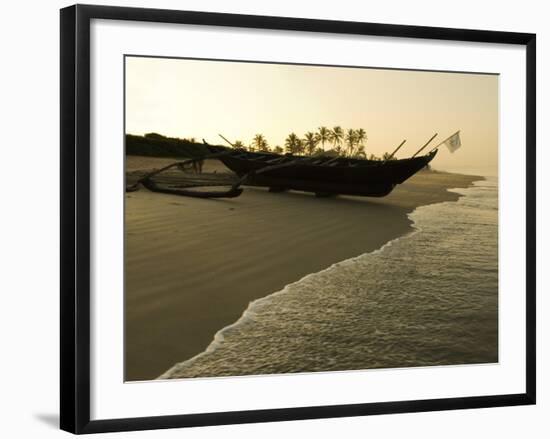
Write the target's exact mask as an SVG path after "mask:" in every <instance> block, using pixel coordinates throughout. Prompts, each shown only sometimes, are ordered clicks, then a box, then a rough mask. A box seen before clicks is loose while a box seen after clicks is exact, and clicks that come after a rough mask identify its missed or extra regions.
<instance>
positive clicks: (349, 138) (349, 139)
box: [346, 128, 357, 157]
mask: <svg viewBox="0 0 550 439" xmlns="http://www.w3.org/2000/svg"><path fill="white" fill-rule="evenodd" d="M356 141H357V136H356V135H355V130H354V129H351V128H350V129H349V130H348V131H347V132H346V144H347V145H348V155H349V156H350V157H352V156H353V149H354V146H355V142H356Z"/></svg>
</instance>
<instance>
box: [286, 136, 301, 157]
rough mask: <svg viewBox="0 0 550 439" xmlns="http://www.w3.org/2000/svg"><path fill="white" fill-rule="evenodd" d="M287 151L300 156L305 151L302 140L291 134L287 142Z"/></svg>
mask: <svg viewBox="0 0 550 439" xmlns="http://www.w3.org/2000/svg"><path fill="white" fill-rule="evenodd" d="M285 149H286V152H288V153H290V154H300V153H301V152H302V151H303V145H302V140H300V138H299V137H298V136H297V135H296V134H294V133H290V134H289V135H288V137H287V138H286V140H285Z"/></svg>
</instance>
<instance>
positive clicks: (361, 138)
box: [355, 128, 369, 150]
mask: <svg viewBox="0 0 550 439" xmlns="http://www.w3.org/2000/svg"><path fill="white" fill-rule="evenodd" d="M355 140H357V144H358V145H359V147H361V146H364V142H365V140H369V139H368V137H367V133H366V131H365V130H364V129H363V128H359V129H358V130H355ZM363 150H364V148H363Z"/></svg>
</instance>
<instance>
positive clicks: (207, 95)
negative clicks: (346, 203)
mask: <svg viewBox="0 0 550 439" xmlns="http://www.w3.org/2000/svg"><path fill="white" fill-rule="evenodd" d="M335 125H340V126H341V127H342V128H344V129H347V128H363V129H365V131H366V132H367V137H368V140H367V142H366V144H365V146H366V148H365V149H366V151H367V153H369V154H370V153H374V154H376V155H381V154H383V153H384V152H386V151H389V152H391V151H392V150H393V149H394V148H395V147H396V146H397V145H398V144H399V143H400V142H401V141H402V140H403V139H407V143H405V145H404V146H403V148H402V149H401V150H400V151H399V153H398V154H397V157H398V158H404V157H408V156H410V155H412V154H414V152H415V151H416V150H417V149H418V148H419V147H420V146H421V145H422V144H424V143H425V142H426V141H427V140H428V139H429V138H430V137H431V136H432V135H433V134H434V133H436V132H437V133H439V135H438V137H436V139H435V140H434V141H433V142H432V144H433V145H434V146H435V145H436V144H437V143H439V142H440V141H442V140H444V139H445V138H446V137H448V136H449V135H451V134H452V133H454V132H455V131H457V130H460V131H461V133H460V136H461V139H462V148H460V149H459V150H458V151H456V152H455V153H454V154H451V153H449V152H448V151H447V149H446V148H440V152H439V154H438V156H437V158H436V159H435V160H434V162H433V165H434V167H435V168H437V169H446V170H460V171H462V172H470V173H479V172H483V173H484V174H490V175H496V172H497V166H498V76H495V75H479V74H475V75H474V74H460V73H437V72H415V71H401V70H383V69H367V68H341V67H320V66H296V65H277V64H258V63H242V62H241V63H240V62H220V61H202V60H185V59H163V58H140V57H127V58H126V132H127V133H130V134H145V133H148V132H157V133H160V134H164V135H166V136H171V137H195V138H197V139H202V138H205V139H206V140H207V141H208V142H209V143H216V144H223V141H222V140H221V139H220V138H219V137H218V133H221V134H223V135H224V136H225V137H227V138H228V139H229V140H231V141H234V140H241V141H243V142H244V143H245V144H249V143H250V142H251V141H252V138H253V137H254V135H255V134H257V133H261V134H263V135H264V136H265V137H266V138H267V140H268V143H269V145H270V146H275V145H280V146H284V139H285V138H286V136H287V135H288V134H289V133H291V132H295V133H296V134H298V135H299V136H301V137H302V136H303V135H304V133H305V132H307V131H315V130H316V129H317V128H318V127H320V126H327V127H329V128H332V127H334V126H335Z"/></svg>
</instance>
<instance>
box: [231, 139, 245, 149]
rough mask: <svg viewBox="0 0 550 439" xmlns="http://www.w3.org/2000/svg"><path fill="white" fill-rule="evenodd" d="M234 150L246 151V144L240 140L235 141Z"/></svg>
mask: <svg viewBox="0 0 550 439" xmlns="http://www.w3.org/2000/svg"><path fill="white" fill-rule="evenodd" d="M233 148H235V149H245V148H244V143H243V142H241V141H240V140H235V143H234V144H233Z"/></svg>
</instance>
